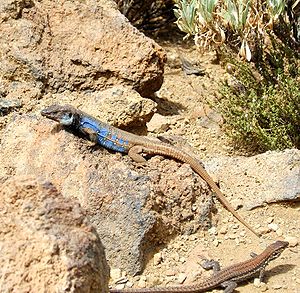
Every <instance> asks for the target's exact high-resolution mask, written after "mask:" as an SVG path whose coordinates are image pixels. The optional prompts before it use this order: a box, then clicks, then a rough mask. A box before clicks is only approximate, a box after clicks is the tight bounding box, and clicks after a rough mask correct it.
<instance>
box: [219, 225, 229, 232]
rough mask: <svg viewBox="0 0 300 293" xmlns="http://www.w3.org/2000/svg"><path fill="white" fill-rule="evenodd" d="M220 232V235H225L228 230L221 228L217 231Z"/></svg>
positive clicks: (224, 227)
mask: <svg viewBox="0 0 300 293" xmlns="http://www.w3.org/2000/svg"><path fill="white" fill-rule="evenodd" d="M219 231H220V234H226V233H227V231H228V229H227V227H226V226H222V227H221V229H220V230H219Z"/></svg>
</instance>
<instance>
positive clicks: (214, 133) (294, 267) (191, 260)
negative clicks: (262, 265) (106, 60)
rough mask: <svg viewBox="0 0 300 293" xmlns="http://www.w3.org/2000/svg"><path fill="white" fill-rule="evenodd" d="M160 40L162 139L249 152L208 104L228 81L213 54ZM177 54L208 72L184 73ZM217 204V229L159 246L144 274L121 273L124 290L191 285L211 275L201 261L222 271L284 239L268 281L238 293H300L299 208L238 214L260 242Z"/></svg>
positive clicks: (201, 150) (209, 150)
mask: <svg viewBox="0 0 300 293" xmlns="http://www.w3.org/2000/svg"><path fill="white" fill-rule="evenodd" d="M158 42H159V44H160V45H161V46H162V47H163V48H164V49H165V50H166V52H167V56H168V63H167V66H166V67H165V76H164V83H163V86H162V88H161V89H160V91H159V92H158V94H157V98H156V102H158V103H159V108H158V112H159V113H160V114H162V115H165V116H168V117H170V118H172V117H173V118H174V120H175V122H174V123H172V124H171V125H170V127H169V129H168V130H167V131H166V133H164V135H166V136H170V137H173V138H174V137H175V140H176V139H179V138H178V137H180V139H182V138H183V139H184V140H186V141H187V142H188V143H189V144H190V145H191V146H192V147H193V148H194V151H195V152H196V153H197V155H198V157H200V158H207V157H210V156H211V157H213V156H217V155H236V154H239V155H246V156H247V155H248V154H247V153H243V152H241V151H240V150H238V149H236V148H234V147H233V144H232V142H231V141H230V140H229V139H228V137H227V136H226V135H225V134H224V131H223V129H222V123H223V121H222V119H221V117H220V115H219V114H218V113H216V112H215V111H214V110H212V109H211V108H210V107H209V106H208V101H212V100H213V99H214V98H215V97H216V96H217V89H218V85H219V83H220V82H221V81H222V80H224V79H225V78H227V75H226V72H225V70H224V69H223V68H222V67H221V66H220V65H219V64H215V63H214V61H215V60H214V59H215V55H214V53H206V54H204V55H201V54H200V53H199V52H198V51H197V49H196V48H195V46H193V45H192V44H191V43H189V45H187V44H186V43H184V42H180V41H177V42H169V41H158ZM178 54H180V55H182V56H184V57H185V58H186V59H189V60H192V61H194V62H195V61H196V62H197V64H198V65H201V67H204V69H205V72H206V74H205V75H204V76H195V75H186V74H185V73H184V72H183V71H182V69H181V68H180V64H179V62H178V60H179V59H178ZM174 120H172V121H174ZM180 139H179V140H180ZM258 196H259V195H258ZM216 205H217V214H216V215H215V216H214V218H213V222H214V224H215V226H214V227H212V228H211V229H210V230H209V231H208V232H198V233H196V234H193V235H190V236H187V235H183V236H180V237H176V238H175V239H173V240H172V241H171V242H170V243H169V244H168V245H166V246H162V247H157V250H156V251H157V253H156V254H154V255H153V257H151V258H149V261H148V263H147V266H146V269H145V270H144V272H143V274H142V275H141V276H136V277H129V276H126V273H125V272H119V277H120V276H122V278H121V279H122V280H123V281H121V282H120V283H124V282H125V281H126V280H127V284H126V286H131V285H133V286H134V287H149V286H150V287H151V286H166V285H167V286H171V285H178V284H191V283H194V282H197V280H199V279H201V278H205V277H207V276H209V275H210V274H211V272H209V273H207V272H205V271H204V270H203V269H202V268H201V266H200V263H201V258H203V257H204V258H209V259H216V260H219V261H220V263H221V266H223V267H224V266H228V265H230V264H233V263H237V262H240V261H243V260H246V259H249V258H250V253H251V252H252V251H253V252H256V253H260V252H261V251H262V250H263V249H264V248H265V247H266V246H267V245H269V244H270V243H272V242H274V241H276V240H278V239H281V240H290V242H291V245H290V247H289V248H288V249H286V251H284V252H283V254H282V255H281V256H280V257H279V258H278V259H276V260H274V261H272V262H271V263H270V265H269V266H268V267H267V269H266V276H265V280H264V281H265V282H266V283H259V282H258V284H256V283H255V284H253V280H250V281H249V282H248V283H247V282H246V283H244V284H242V285H241V286H239V287H238V289H237V291H238V292H241V293H246V292H254V291H255V292H264V291H268V292H294V293H295V292H300V278H299V273H300V266H299V265H300V255H299V244H298V242H299V240H300V239H299V235H300V217H299V212H300V204H299V203H284V204H272V205H266V206H264V207H261V208H256V209H254V210H251V211H243V210H241V211H240V210H239V213H240V214H241V215H242V217H244V218H245V219H246V220H247V221H248V222H249V223H250V224H251V223H253V222H255V223H260V224H257V225H256V226H255V228H256V229H258V230H260V231H261V232H262V233H263V236H262V237H261V238H260V239H258V238H257V237H256V236H255V235H253V234H251V233H250V232H248V231H245V229H244V227H242V226H241V225H240V224H238V222H237V221H236V220H234V219H233V218H232V216H231V215H230V214H229V213H228V212H227V211H226V210H225V209H224V208H223V207H222V206H221V205H220V204H219V203H217V204H216ZM117 275H118V274H117ZM117 277H118V276H117ZM124 279H125V281H124ZM255 282H257V280H256V281H255ZM114 286H115V285H114ZM119 286H121V287H123V286H124V285H122V284H121V285H119ZM214 292H220V290H215V291H214Z"/></svg>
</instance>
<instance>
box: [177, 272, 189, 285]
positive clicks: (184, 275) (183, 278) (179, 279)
mask: <svg viewBox="0 0 300 293" xmlns="http://www.w3.org/2000/svg"><path fill="white" fill-rule="evenodd" d="M186 278H187V276H186V274H184V273H180V274H179V275H178V278H177V279H178V282H179V284H183V282H184V281H185V280H186Z"/></svg>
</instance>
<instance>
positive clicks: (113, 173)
mask: <svg viewBox="0 0 300 293" xmlns="http://www.w3.org/2000/svg"><path fill="white" fill-rule="evenodd" d="M54 125H55V123H54V122H53V121H50V120H48V119H44V118H40V119H39V120H37V119H36V118H35V117H32V116H25V115H24V116H21V117H20V116H19V117H16V118H15V120H14V121H12V122H11V123H10V124H9V125H8V126H7V128H6V130H5V131H4V133H3V140H2V144H1V146H0V173H2V174H31V175H37V174H38V175H41V174H43V177H45V178H46V179H48V180H51V182H53V183H54V184H55V186H57V188H58V189H59V190H60V191H61V192H62V194H63V195H64V196H66V197H68V198H69V197H74V196H75V197H76V198H77V199H78V200H79V201H80V203H81V204H82V205H83V206H84V207H85V208H86V209H87V211H88V214H89V218H90V219H91V221H92V222H93V224H94V225H95V227H96V229H97V232H98V234H99V235H100V238H101V240H102V241H103V244H104V246H105V247H106V253H107V258H108V260H109V262H110V264H111V266H112V267H117V268H121V269H122V270H125V271H127V272H130V273H132V274H135V273H137V272H138V271H140V270H141V269H142V267H143V264H144V255H143V253H144V252H145V251H149V250H151V248H152V247H153V245H154V244H155V243H157V242H163V241H166V240H167V239H168V237H169V236H170V235H171V234H174V233H178V232H181V233H192V232H194V231H195V230H197V229H199V228H200V227H203V225H207V223H208V221H209V217H208V215H209V213H210V205H211V197H210V196H209V192H208V188H207V185H206V184H205V183H204V182H203V181H202V180H201V179H200V178H199V176H197V175H196V174H195V173H194V172H192V170H191V168H190V167H189V166H188V165H187V164H183V165H181V164H180V163H177V162H175V161H174V160H167V159H165V160H161V157H158V156H155V157H153V158H152V159H150V160H149V161H148V162H147V164H145V166H144V167H143V168H141V167H140V165H138V164H136V163H133V162H132V160H131V159H130V158H129V157H128V156H122V155H121V154H119V153H117V154H114V153H110V152H109V151H107V150H105V149H103V148H101V147H94V148H92V147H89V146H88V145H87V142H86V141H85V140H83V139H82V138H78V137H77V136H75V135H73V134H71V133H68V132H67V131H65V130H61V131H55V128H54ZM16 154H18V155H17V156H16Z"/></svg>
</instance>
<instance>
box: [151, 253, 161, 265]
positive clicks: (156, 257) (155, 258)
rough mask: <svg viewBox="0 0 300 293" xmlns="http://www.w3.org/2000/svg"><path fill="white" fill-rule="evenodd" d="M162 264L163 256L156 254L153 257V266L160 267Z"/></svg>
mask: <svg viewBox="0 0 300 293" xmlns="http://www.w3.org/2000/svg"><path fill="white" fill-rule="evenodd" d="M161 262H162V254H161V253H160V252H158V253H155V254H154V256H153V264H154V265H155V266H157V265H159V264H160V263H161Z"/></svg>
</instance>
